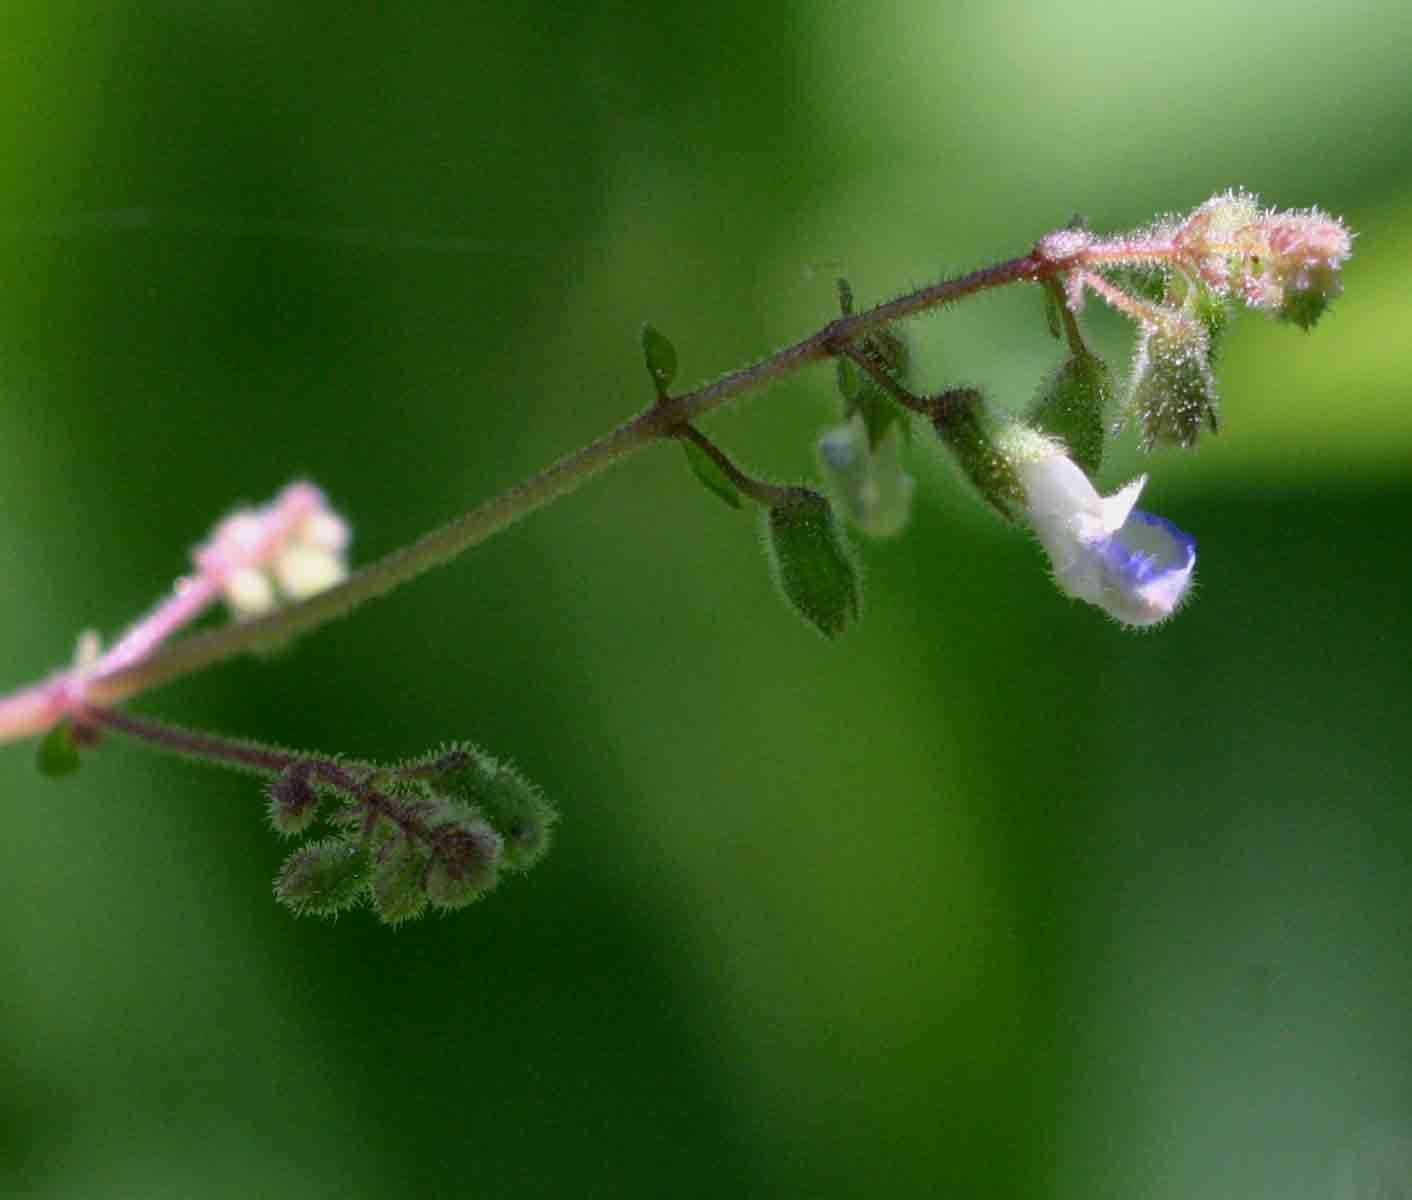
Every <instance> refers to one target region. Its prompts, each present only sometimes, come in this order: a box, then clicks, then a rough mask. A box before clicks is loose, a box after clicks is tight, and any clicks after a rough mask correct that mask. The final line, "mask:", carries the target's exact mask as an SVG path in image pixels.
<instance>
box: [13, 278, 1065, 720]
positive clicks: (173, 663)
mask: <svg viewBox="0 0 1412 1200" xmlns="http://www.w3.org/2000/svg"><path fill="white" fill-rule="evenodd" d="M1060 269H1062V264H1059V263H1055V262H1050V261H1046V260H1043V259H1040V258H1038V257H1036V256H1034V255H1025V256H1023V257H1021V258H1014V259H1010V260H1009V261H1007V262H1003V263H999V264H997V265H995V266H991V267H984V268H982V269H980V270H978V271H972V272H971V273H970V274H968V275H961V276H958V277H956V278H955V279H947V280H942V281H941V282H940V283H934V284H930V285H928V286H927V287H924V288H920V289H918V290H917V291H914V292H910V293H908V294H907V295H905V296H900V297H898V298H897V299H896V300H891V301H888V302H887V303H886V304H880V305H878V306H877V307H876V308H872V309H869V310H868V311H867V312H862V313H858V314H856V315H854V316H850V317H840V318H839V319H837V320H835V321H832V322H830V323H829V324H828V325H826V326H825V327H824V328H823V329H821V330H819V331H818V332H817V333H815V334H813V335H811V336H810V337H807V338H805V339H803V340H802V341H799V342H796V343H794V345H792V346H787V347H785V348H784V349H783V350H779V351H776V352H775V353H774V354H772V355H770V357H768V358H766V359H762V360H761V361H760V362H758V363H755V364H754V365H752V366H749V367H744V368H742V369H741V370H739V371H734V372H731V373H730V374H728V375H724V376H722V377H721V378H720V379H717V380H716V381H715V382H713V383H709V384H706V385H705V386H704V387H700V388H697V389H696V390H694V391H691V392H684V393H682V394H681V395H679V396H669V397H665V398H663V399H661V400H660V401H659V402H658V403H656V404H654V405H653V406H652V407H651V408H649V409H646V410H645V411H643V412H641V413H639V414H638V415H637V416H636V417H634V418H633V419H632V420H630V421H627V422H626V423H624V424H623V425H620V426H619V427H618V428H617V429H615V430H613V431H612V432H611V433H609V434H606V435H604V436H603V437H601V438H599V439H598V440H597V441H595V442H592V443H590V444H589V445H587V446H585V447H584V448H583V449H581V450H578V451H576V452H575V453H573V454H570V455H567V456H566V457H564V458H561V459H560V460H559V461H558V462H556V463H554V464H553V465H551V466H549V467H547V468H546V469H545V470H543V471H541V472H540V473H539V474H537V475H534V476H531V477H530V478H529V479H527V480H525V481H524V482H523V483H521V484H519V485H518V486H516V487H513V488H511V489H510V490H509V491H506V492H502V493H501V494H500V495H498V496H496V497H495V498H494V499H491V500H488V501H486V502H485V503H484V504H482V505H481V506H480V507H479V508H475V509H472V510H471V511H470V512H468V513H466V514H465V515H464V516H462V517H460V518H458V519H457V520H455V521H452V522H451V523H450V524H447V525H444V526H442V527H441V528H440V529H437V530H434V531H432V532H431V533H428V534H426V535H425V536H424V537H422V538H420V539H419V540H417V541H416V542H413V543H412V544H410V545H408V546H404V547H402V548H401V549H399V550H395V551H393V552H392V553H391V554H389V555H387V556H386V557H384V558H381V559H379V560H378V561H376V562H374V563H371V564H370V565H368V566H366V567H364V568H363V569H362V570H360V571H357V572H355V573H354V574H353V575H351V576H350V577H349V578H348V579H346V580H344V581H343V582H342V583H340V584H337V585H336V586H334V587H332V588H329V589H328V590H327V591H324V592H320V593H319V594H318V595H315V596H311V597H310V598H308V599H307V600H302V601H300V602H298V603H295V604H291V605H288V606H287V607H285V608H281V609H279V610H278V611H277V612H274V613H271V614H270V615H269V616H266V617H260V618H257V619H255V620H250V621H243V622H240V623H236V624H230V625H224V626H221V627H220V628H218V629H212V630H209V631H207V632H204V633H199V634H196V635H193V636H192V637H189V638H184V639H182V640H181V641H179V642H175V643H172V644H169V645H166V646H164V647H162V648H161V649H159V650H157V651H156V652H155V653H153V654H152V655H151V656H150V657H149V658H147V659H145V660H143V661H141V662H138V663H134V664H132V665H130V666H125V667H123V668H121V669H119V670H115V671H112V672H107V673H101V674H98V675H97V676H95V677H94V678H93V679H91V680H90V681H89V682H88V684H87V686H86V689H85V695H86V696H87V697H88V698H89V699H91V700H92V701H93V702H94V703H96V704H100V705H110V704H116V703H119V702H121V701H123V700H125V699H127V698H128V697H130V696H132V695H135V694H136V693H137V692H141V691H145V690H147V689H149V688H153V687H158V686H160V685H161V684H164V683H170V682H171V681H172V680H174V679H179V678H181V677H182V676H184V675H189V674H191V673H193V672H195V671H199V670H201V669H203V668H205V667H209V666H212V665H214V664H215V663H217V662H221V661H223V660H224V659H227V658H231V657H233V656H235V655H237V654H241V653H243V652H245V651H248V650H251V649H253V648H256V647H259V646H262V645H269V644H271V643H278V642H281V641H284V640H286V639H288V638H291V637H294V636H297V635H299V634H302V633H308V632H309V631H311V630H313V629H316V628H318V627H319V626H320V625H324V624H327V623H328V622H329V621H332V620H334V619H336V618H338V617H341V616H343V615H344V614H345V613H347V612H349V611H350V610H351V609H353V608H355V607H357V606H358V605H359V604H362V603H363V602H364V601H366V600H371V599H373V598H374V597H377V596H381V595H384V594H385V593H387V592H390V591H392V590H393V589H394V588H396V587H399V586H400V585H401V584H404V583H406V582H408V581H409V580H411V579H415V578H416V577H417V576H418V575H421V574H422V573H423V572H425V571H428V570H430V569H431V568H432V567H435V566H439V565H441V564H442V563H446V562H449V561H450V560H452V559H453V558H456V557H457V556H458V555H460V554H462V553H463V552H465V551H466V550H469V549H470V548H471V547H473V546H477V545H479V544H480V543H481V542H483V541H485V540H486V539H487V538H489V537H491V536H492V535H494V534H496V533H498V532H499V531H500V530H502V529H504V528H506V527H507V526H509V525H511V524H513V523H514V522H515V521H517V520H518V519H519V518H520V517H523V516H525V515H527V514H528V513H531V512H533V511H535V510H536V509H538V508H541V507H543V506H544V505H546V504H548V503H550V502H551V501H553V500H557V499H558V498H559V497H560V496H563V495H565V494H566V493H567V492H570V491H572V490H573V489H574V488H576V487H577V486H578V485H579V484H581V483H583V482H584V481H585V480H587V479H588V478H590V477H591V476H593V475H595V474H597V473H598V472H599V471H601V470H603V469H604V468H605V467H607V466H609V465H610V464H612V463H615V462H617V461H620V460H621V459H623V458H625V457H626V456H628V455H629V454H632V453H633V452H634V451H637V450H640V449H641V448H642V447H643V446H646V445H648V444H649V443H651V442H653V441H655V440H657V439H658V438H661V437H665V436H671V435H673V434H674V432H675V430H676V428H677V427H678V426H680V425H682V424H683V423H685V422H688V421H691V420H693V419H695V418H696V417H699V416H700V415H701V414H703V413H707V412H710V411H711V410H713V409H716V408H719V407H720V406H721V405H723V404H725V403H726V402H727V401H728V400H731V399H733V398H734V397H736V396H739V395H741V394H742V393H745V392H749V391H754V390H756V389H758V388H762V387H764V386H766V385H767V384H769V383H772V382H774V381H775V380H778V379H781V378H784V377H785V376H787V375H790V374H792V373H794V372H795V371H798V370H799V369H801V368H802V367H805V366H808V365H809V364H810V363H814V362H819V361H822V360H824V359H827V358H830V357H832V356H833V355H835V354H837V353H838V352H839V350H840V348H841V347H842V346H845V345H847V344H848V343H849V342H850V341H853V340H854V339H856V338H859V337H862V336H863V335H864V334H867V333H869V332H871V331H872V330H874V329H877V328H879V327H881V326H883V325H887V324H889V323H890V322H892V321H897V320H901V319H902V318H904V317H910V316H914V315H916V314H917V313H920V312H924V311H927V310H929V309H933V308H938V307H940V306H942V305H945V304H949V303H951V302H953V301H955V300H959V299H961V298H963V297H965V296H970V295H973V294H975V293H977V292H982V291H987V290H989V289H991V288H996V287H1002V286H1004V285H1006V284H1010V283H1016V282H1019V281H1021V280H1040V279H1042V278H1044V277H1047V276H1049V275H1052V274H1055V273H1056V272H1057V271H1059V270H1060ZM26 732H29V731H28V730H27V731H26ZM0 736H3V735H2V734H0Z"/></svg>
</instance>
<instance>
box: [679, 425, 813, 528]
mask: <svg viewBox="0 0 1412 1200" xmlns="http://www.w3.org/2000/svg"><path fill="white" fill-rule="evenodd" d="M676 436H677V437H679V438H684V439H685V440H686V441H688V442H690V443H691V444H692V445H693V446H696V447H697V448H698V449H699V450H701V452H702V453H703V454H705V455H706V456H707V457H708V458H710V460H711V461H712V462H713V463H715V464H716V466H718V467H720V469H721V473H722V474H723V475H724V476H725V477H726V478H727V479H729V480H730V481H731V482H732V483H733V484H735V486H736V488H737V489H739V490H740V491H741V492H743V493H744V494H745V495H747V496H749V497H750V499H752V500H754V501H755V503H756V504H762V505H764V506H765V507H766V508H773V507H774V506H775V505H777V504H780V503H782V502H783V501H785V500H787V499H789V497H790V495H791V494H792V493H793V491H794V489H793V488H787V487H779V486H778V485H777V484H773V483H766V482H765V481H764V480H763V479H752V478H751V477H750V476H749V475H747V474H746V473H745V472H744V471H742V470H741V469H740V468H739V467H738V466H736V465H735V463H734V462H732V461H731V458H730V455H728V454H727V453H726V452H725V451H724V450H722V449H721V448H720V447H719V446H718V445H716V443H715V442H713V441H712V440H711V439H710V438H708V437H707V436H706V435H705V434H704V433H702V432H701V430H699V429H697V428H696V426H694V425H681V426H679V427H678V428H677V431H676Z"/></svg>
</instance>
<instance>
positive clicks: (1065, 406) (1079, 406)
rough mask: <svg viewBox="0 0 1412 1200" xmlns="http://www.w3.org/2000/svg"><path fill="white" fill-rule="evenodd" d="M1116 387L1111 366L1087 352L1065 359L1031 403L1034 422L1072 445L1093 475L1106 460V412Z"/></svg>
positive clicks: (1071, 452)
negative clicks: (1113, 382) (1112, 385)
mask: <svg viewBox="0 0 1412 1200" xmlns="http://www.w3.org/2000/svg"><path fill="white" fill-rule="evenodd" d="M1111 394H1112V389H1111V387H1110V384H1109V376H1108V367H1107V365H1106V364H1105V363H1104V362H1103V360H1102V359H1101V358H1098V357H1097V356H1096V355H1093V354H1089V353H1087V352H1084V353H1080V354H1075V355H1074V356H1073V357H1072V358H1069V359H1068V360H1067V361H1065V362H1064V363H1062V364H1061V365H1060V366H1059V368H1058V370H1056V371H1054V372H1053V374H1051V375H1050V376H1049V378H1048V379H1046V380H1045V381H1044V383H1042V384H1041V385H1040V389H1039V392H1038V394H1037V395H1036V396H1035V400H1034V403H1033V404H1032V405H1031V406H1030V411H1029V414H1028V420H1029V422H1030V424H1032V425H1034V426H1035V427H1036V428H1038V429H1040V430H1041V431H1043V432H1044V433H1047V434H1049V435H1050V436H1051V437H1056V438H1059V439H1060V440H1061V441H1063V443H1064V444H1065V446H1067V447H1068V450H1069V457H1070V458H1072V459H1073V460H1074V461H1075V462H1076V463H1078V464H1079V466H1081V467H1082V468H1083V469H1084V471H1085V472H1086V473H1087V474H1089V475H1096V474H1097V473H1098V468H1099V466H1100V464H1101V463H1102V462H1103V439H1104V422H1103V413H1104V410H1105V409H1106V408H1107V406H1108V401H1109V397H1110V396H1111Z"/></svg>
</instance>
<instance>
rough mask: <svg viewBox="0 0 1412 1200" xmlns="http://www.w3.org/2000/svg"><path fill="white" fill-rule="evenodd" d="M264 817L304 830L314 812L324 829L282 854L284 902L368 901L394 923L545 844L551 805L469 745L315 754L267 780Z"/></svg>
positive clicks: (522, 866)
mask: <svg viewBox="0 0 1412 1200" xmlns="http://www.w3.org/2000/svg"><path fill="white" fill-rule="evenodd" d="M268 799H269V815H270V822H271V824H272V825H273V826H274V827H275V829H276V830H278V831H279V832H280V833H283V834H291V835H292V834H300V833H304V832H305V831H307V830H308V829H309V827H310V826H311V825H312V824H313V822H314V821H315V819H316V818H317V817H318V816H319V814H320V807H321V805H322V804H323V803H324V801H325V800H332V801H333V802H334V803H333V806H332V811H330V812H328V813H327V814H326V819H327V822H328V824H329V825H330V826H331V827H332V828H333V830H334V831H335V833H334V836H332V837H326V838H322V839H319V840H316V841H311V842H308V843H306V844H305V845H303V846H301V847H300V848H299V849H298V850H296V851H295V852H294V853H293V854H291V855H290V856H289V858H288V859H286V860H285V863H284V866H283V867H282V868H281V869H280V873H279V875H278V877H277V878H276V880H275V895H276V896H277V897H278V898H279V899H280V900H281V901H282V902H283V903H285V904H287V905H288V906H289V907H290V908H291V909H293V910H294V911H295V912H296V913H301V914H303V913H307V914H312V915H316V916H332V915H334V914H336V913H339V912H342V911H344V910H345V909H349V908H352V907H355V906H357V905H359V904H363V903H367V904H370V905H371V906H372V908H373V910H374V911H375V912H376V913H377V915H378V917H379V918H380V919H381V920H382V921H384V922H385V923H387V924H390V925H396V924H400V923H401V922H403V921H406V920H410V919H411V918H413V917H418V916H421V915H422V914H423V913H424V912H426V910H427V909H428V908H429V907H430V908H435V909H443V910H452V909H458V908H464V907H465V906H466V905H468V904H471V903H473V902H474V901H476V900H479V899H480V898H481V897H482V896H484V895H485V894H486V893H487V892H489V891H490V890H491V889H493V888H494V887H495V886H496V884H497V883H498V882H499V880H500V878H501V876H502V875H504V874H507V873H515V872H521V871H527V870H529V868H530V867H532V866H534V864H535V863H537V862H538V861H539V860H540V859H541V858H542V857H543V856H544V854H545V852H546V851H547V850H548V848H549V840H550V834H551V831H552V829H553V826H554V823H555V821H556V819H557V814H556V812H555V810H554V807H553V806H552V805H551V804H550V803H549V802H548V801H547V800H546V799H545V798H544V796H543V794H542V793H541V792H540V791H539V789H538V788H536V787H534V786H533V785H532V784H530V783H528V782H527V781H526V780H525V779H524V778H523V776H521V775H520V774H519V772H517V771H516V770H514V769H513V768H512V767H509V766H507V765H506V764H504V763H501V762H498V761H497V760H496V759H494V758H492V757H491V756H490V755H488V754H486V753H485V752H484V751H482V750H480V749H477V748H476V747H474V746H471V745H469V744H461V745H456V746H451V747H449V748H447V749H445V750H440V751H437V752H436V753H434V754H430V755H427V756H426V757H424V758H420V759H414V760H412V761H410V762H406V763H401V764H399V765H397V766H393V767H372V766H353V765H349V764H345V763H336V762H333V761H331V760H325V759H319V758H313V757H311V758H299V759H296V760H295V761H293V762H291V763H290V764H289V765H287V766H286V767H285V768H284V769H283V770H282V771H281V772H280V773H279V774H278V775H277V776H276V777H275V778H274V780H273V781H272V782H271V783H270V786H269V789H268Z"/></svg>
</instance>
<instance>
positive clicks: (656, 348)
mask: <svg viewBox="0 0 1412 1200" xmlns="http://www.w3.org/2000/svg"><path fill="white" fill-rule="evenodd" d="M642 358H643V361H644V362H645V363H646V364H647V373H648V374H649V375H651V376H652V386H653V387H655V388H656V389H657V395H658V396H665V395H666V394H667V389H668V388H670V387H671V386H672V381H673V380H674V379H675V378H676V377H677V348H676V347H675V346H673V345H672V343H671V341H670V340H669V339H668V338H667V336H666V335H665V334H663V333H661V332H660V331H659V330H657V329H655V328H654V327H653V326H651V325H648V324H646V323H644V324H643V326H642Z"/></svg>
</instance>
